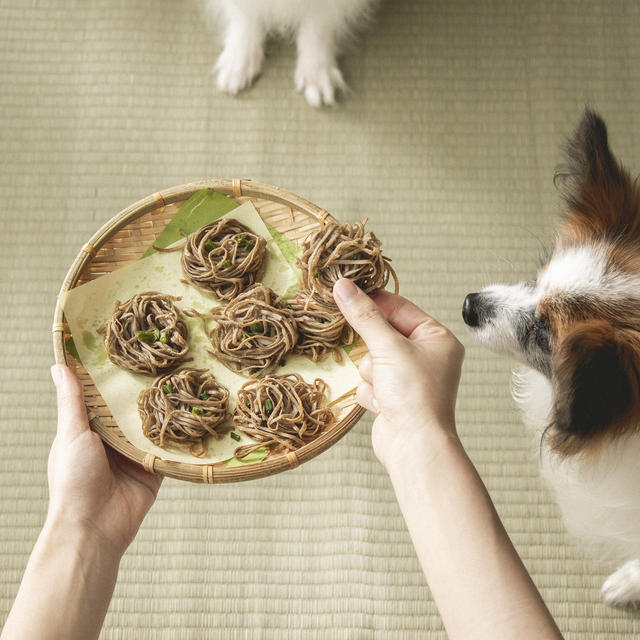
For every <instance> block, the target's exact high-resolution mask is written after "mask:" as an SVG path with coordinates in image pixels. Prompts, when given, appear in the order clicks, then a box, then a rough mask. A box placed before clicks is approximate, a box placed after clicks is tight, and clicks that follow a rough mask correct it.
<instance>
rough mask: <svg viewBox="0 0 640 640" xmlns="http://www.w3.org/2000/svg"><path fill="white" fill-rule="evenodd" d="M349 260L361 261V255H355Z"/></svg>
mask: <svg viewBox="0 0 640 640" xmlns="http://www.w3.org/2000/svg"><path fill="white" fill-rule="evenodd" d="M349 260H360V254H359V253H354V254H353V255H352V256H349Z"/></svg>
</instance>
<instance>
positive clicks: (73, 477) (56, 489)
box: [47, 365, 162, 556]
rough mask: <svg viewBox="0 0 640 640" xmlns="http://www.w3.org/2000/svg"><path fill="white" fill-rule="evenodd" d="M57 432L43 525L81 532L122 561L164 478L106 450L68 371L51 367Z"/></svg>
mask: <svg viewBox="0 0 640 640" xmlns="http://www.w3.org/2000/svg"><path fill="white" fill-rule="evenodd" d="M51 376H52V378H53V381H54V383H55V385H56V389H57V397H58V430H57V433H56V437H55V439H54V441H53V444H52V446H51V451H50V453H49V467H48V476H49V494H50V496H49V511H48V514H47V521H48V522H49V523H55V525H60V524H62V525H64V526H69V527H72V528H77V527H80V528H81V529H82V530H83V532H85V533H88V534H90V535H95V536H97V537H98V541H99V542H100V544H102V545H104V546H105V547H107V548H108V549H109V550H110V551H111V552H112V553H115V554H119V555H120V556H121V555H122V554H123V553H124V552H125V550H126V548H127V547H128V546H129V544H130V543H131V541H132V540H133V538H134V537H135V535H136V533H137V531H138V528H139V527H140V524H141V523H142V520H143V518H144V516H145V515H146V513H147V511H148V510H149V509H150V507H151V505H152V504H153V502H154V500H155V498H156V495H157V493H158V489H159V488H160V484H161V482H162V476H160V475H155V474H152V473H148V472H147V471H145V470H144V469H143V468H142V467H140V466H139V465H137V464H136V463H135V462H132V461H130V460H128V459H126V458H125V457H124V456H122V455H120V454H119V453H118V452H116V451H114V450H113V449H111V448H110V447H107V446H105V445H104V444H103V443H102V440H101V439H100V436H99V435H98V434H97V433H95V432H94V431H91V429H90V428H89V422H88V420H87V412H86V409H85V405H84V400H83V397H82V388H81V386H80V382H79V381H78V379H77V378H76V376H75V375H73V373H72V372H71V370H70V369H69V368H68V367H65V366H62V365H54V366H53V367H52V368H51Z"/></svg>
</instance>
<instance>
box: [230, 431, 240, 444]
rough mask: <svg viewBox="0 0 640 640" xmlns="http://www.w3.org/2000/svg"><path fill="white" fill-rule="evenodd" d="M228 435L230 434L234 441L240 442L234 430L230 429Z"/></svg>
mask: <svg viewBox="0 0 640 640" xmlns="http://www.w3.org/2000/svg"><path fill="white" fill-rule="evenodd" d="M229 435H230V436H231V437H232V438H233V439H234V440H235V441H236V442H240V436H239V435H238V434H237V433H235V431H232V432H231V433H230V434H229Z"/></svg>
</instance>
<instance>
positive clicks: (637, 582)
mask: <svg viewBox="0 0 640 640" xmlns="http://www.w3.org/2000/svg"><path fill="white" fill-rule="evenodd" d="M602 595H603V597H604V601H605V602H606V603H607V604H609V605H611V606H614V607H627V606H636V607H637V606H639V605H640V560H632V561H631V562H627V563H626V564H623V565H622V566H621V567H620V568H619V569H618V570H617V571H616V572H614V573H612V574H611V575H610V576H609V577H608V578H607V579H606V580H605V581H604V584H603V585H602Z"/></svg>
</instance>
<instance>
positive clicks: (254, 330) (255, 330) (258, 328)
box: [249, 322, 262, 333]
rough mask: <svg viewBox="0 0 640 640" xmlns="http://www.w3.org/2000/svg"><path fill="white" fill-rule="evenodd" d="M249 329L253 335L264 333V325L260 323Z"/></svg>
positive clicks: (255, 323)
mask: <svg viewBox="0 0 640 640" xmlns="http://www.w3.org/2000/svg"><path fill="white" fill-rule="evenodd" d="M249 329H251V331H252V333H262V324H261V323H260V322H254V323H253V324H252V325H251V326H250V327H249Z"/></svg>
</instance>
